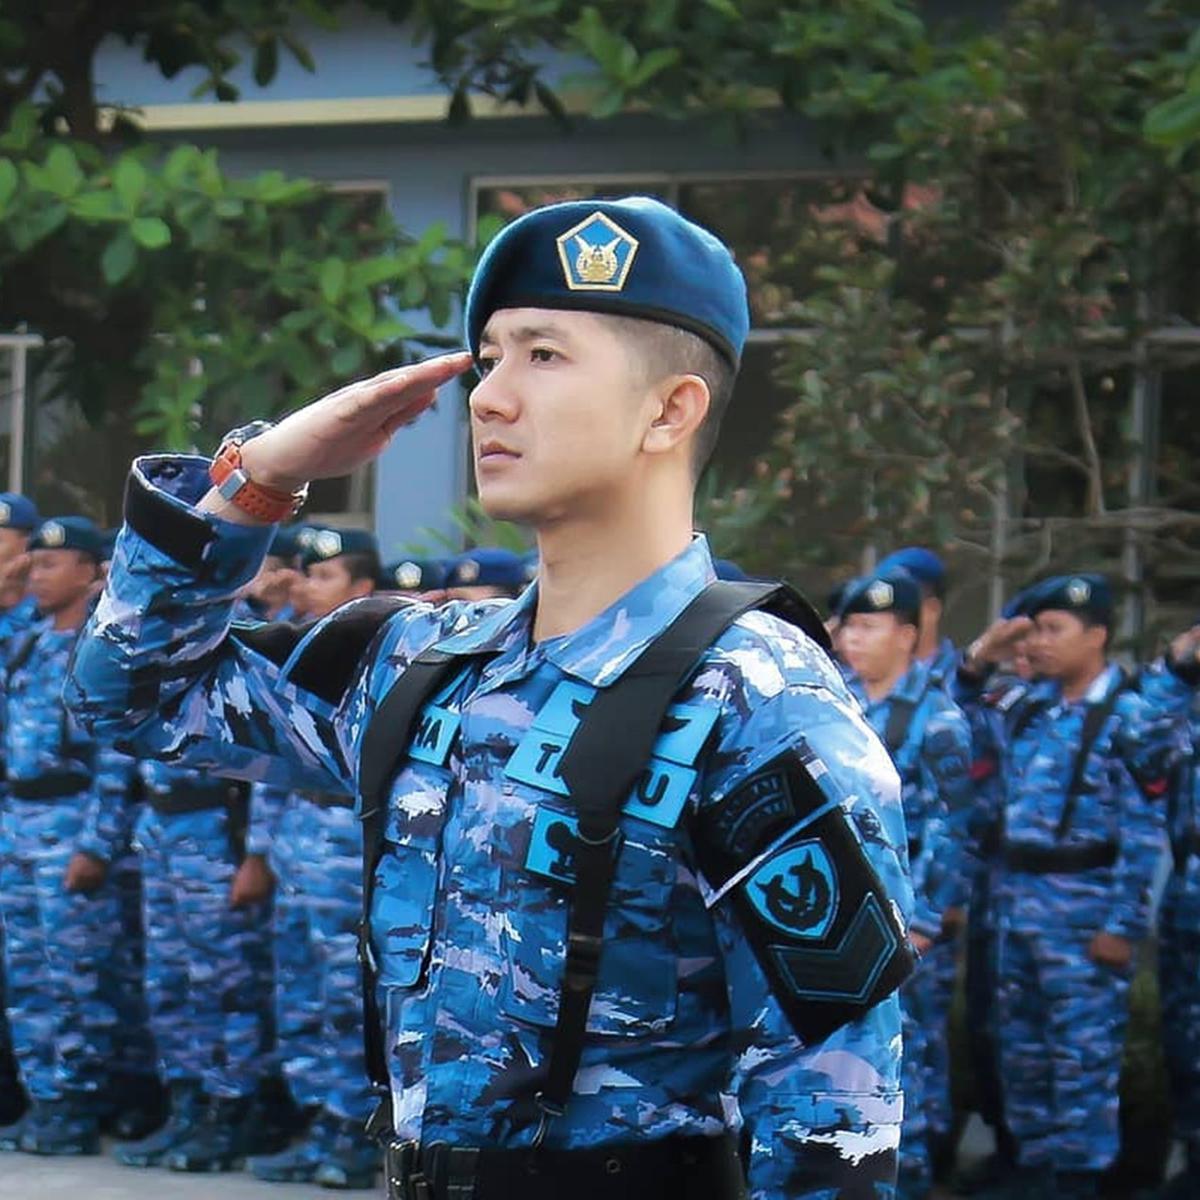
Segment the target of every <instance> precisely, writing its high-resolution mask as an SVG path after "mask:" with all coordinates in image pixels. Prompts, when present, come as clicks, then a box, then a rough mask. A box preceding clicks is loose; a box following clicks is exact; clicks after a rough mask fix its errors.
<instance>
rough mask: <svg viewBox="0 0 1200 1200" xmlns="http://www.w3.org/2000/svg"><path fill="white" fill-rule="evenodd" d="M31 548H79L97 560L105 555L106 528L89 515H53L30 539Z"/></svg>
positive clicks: (81, 551)
mask: <svg viewBox="0 0 1200 1200" xmlns="http://www.w3.org/2000/svg"><path fill="white" fill-rule="evenodd" d="M29 549H30V550H78V551H80V553H82V554H90V555H91V556H92V557H93V558H94V559H95V560H96V561H97V562H100V561H101V560H102V559H103V557H104V530H102V529H101V528H100V527H99V526H98V525H97V524H96V522H95V521H89V520H88V518H87V517H51V518H50V519H49V520H47V521H43V522H42V523H41V524H40V525H39V526H38V527H37V528H36V529H35V530H34V531H33V536H32V537H31V538H30V539H29Z"/></svg>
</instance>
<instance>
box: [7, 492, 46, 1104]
mask: <svg viewBox="0 0 1200 1200" xmlns="http://www.w3.org/2000/svg"><path fill="white" fill-rule="evenodd" d="M40 523H41V518H40V517H39V516H38V512H37V508H36V507H35V506H34V504H33V501H31V500H30V499H29V498H28V497H26V496H20V495H17V494H16V493H13V492H0V668H2V666H3V662H4V659H6V658H7V657H8V648H9V646H10V645H11V644H12V641H13V638H14V637H16V636H17V635H18V634H21V633H24V632H25V630H27V629H28V628H29V627H30V625H32V624H33V622H34V620H35V619H36V617H37V607H36V605H35V604H34V602H33V597H32V596H30V595H28V594H27V592H26V583H27V580H28V575H29V557H28V554H27V552H26V551H27V547H28V543H29V535H30V534H31V533H32V532H33V530H34V529H35V528H36V527H37V526H38V525H39V524H40ZM0 774H2V771H0ZM0 804H3V792H2V791H0ZM0 836H2V835H0ZM3 857H4V846H3V843H2V842H0V859H3ZM5 1008H6V1001H5V988H4V923H3V921H0V1127H4V1126H7V1125H12V1124H13V1123H14V1122H15V1121H17V1120H18V1119H19V1118H20V1117H21V1115H22V1114H23V1113H24V1111H25V1106H26V1098H25V1091H24V1089H23V1088H22V1086H21V1081H20V1076H19V1074H18V1071H17V1060H16V1058H15V1057H14V1056H13V1052H12V1037H11V1035H10V1033H9V1028H8V1017H7V1016H6V1015H5Z"/></svg>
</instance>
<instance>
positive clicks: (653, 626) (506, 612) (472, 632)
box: [437, 534, 716, 687]
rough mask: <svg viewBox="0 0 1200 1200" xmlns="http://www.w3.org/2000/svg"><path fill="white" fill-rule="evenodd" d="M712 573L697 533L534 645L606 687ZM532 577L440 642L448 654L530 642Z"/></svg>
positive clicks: (534, 596) (496, 649)
mask: <svg viewBox="0 0 1200 1200" xmlns="http://www.w3.org/2000/svg"><path fill="white" fill-rule="evenodd" d="M715 578H716V573H715V572H714V570H713V564H712V555H711V554H710V552H709V549H708V541H707V539H705V537H704V536H703V535H702V534H697V535H696V536H695V537H693V539H692V541H691V544H690V545H689V546H688V547H687V549H686V550H684V551H683V552H682V553H681V554H679V555H677V556H676V557H675V558H673V559H672V560H671V561H670V562H669V563H667V564H666V565H665V566H662V567H660V568H659V569H658V570H657V571H655V572H654V574H652V575H650V576H648V577H647V578H646V579H643V580H642V582H641V583H639V584H637V585H636V586H635V587H633V588H631V589H630V590H629V591H628V592H626V593H625V595H623V596H622V597H621V598H620V599H619V600H617V601H616V602H615V603H614V604H612V605H610V606H609V607H608V608H607V609H605V610H604V612H602V613H600V614H599V615H598V616H596V617H593V618H592V620H590V621H589V622H588V623H587V624H586V625H584V626H583V627H582V628H580V629H577V630H575V631H574V632H573V633H568V634H564V635H563V636H562V637H556V638H549V639H547V640H546V641H544V642H541V643H539V644H538V646H537V647H536V650H537V652H538V653H539V655H540V656H541V657H543V658H544V659H545V660H547V661H549V662H551V663H553V664H554V665H555V666H556V667H558V669H559V670H560V671H563V672H564V673H565V674H568V675H573V676H575V677H576V678H577V679H579V680H582V681H583V682H584V683H588V684H591V686H592V687H607V686H608V685H609V684H611V683H613V682H615V681H616V680H617V679H619V678H620V677H621V675H622V674H624V672H625V671H627V670H628V669H629V667H630V666H631V665H632V664H633V663H634V662H636V661H637V659H638V658H639V657H640V656H641V654H642V653H643V651H644V650H645V649H646V647H647V646H649V645H650V644H651V643H652V642H653V641H654V640H655V639H656V638H657V637H658V636H659V634H661V633H662V631H663V630H664V629H666V627H667V626H668V625H670V624H671V622H672V621H674V620H675V618H676V617H677V616H679V614H680V613H681V612H683V610H684V609H685V608H686V607H687V606H688V604H690V603H691V601H692V600H693V599H695V597H696V596H698V595H699V594H700V593H701V592H702V591H703V590H704V589H705V588H706V587H707V586H708V585H709V583H711V582H712V581H713V580H714V579H715ZM536 605H537V585H536V584H533V585H531V586H530V587H528V588H526V590H525V591H524V592H523V593H522V594H521V596H520V597H519V598H518V599H516V600H514V601H511V602H510V603H508V604H504V605H501V606H499V607H497V608H495V609H493V610H492V611H489V612H487V613H486V614H485V615H484V616H482V617H481V618H480V619H479V620H478V621H475V622H473V623H472V624H471V625H470V627H469V628H467V629H465V630H463V631H462V632H461V633H456V634H454V635H453V636H451V637H448V638H444V639H443V640H442V641H440V642H438V644H437V649H438V650H441V651H444V652H445V653H447V654H456V655H457V654H461V655H474V654H504V653H505V651H508V650H512V649H514V648H515V647H516V646H517V644H518V643H524V644H525V646H526V647H529V639H530V634H531V631H532V629H533V616H534V613H535V611H536Z"/></svg>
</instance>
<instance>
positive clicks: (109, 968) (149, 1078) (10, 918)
mask: <svg viewBox="0 0 1200 1200" xmlns="http://www.w3.org/2000/svg"><path fill="white" fill-rule="evenodd" d="M29 550H30V555H31V565H30V573H29V580H30V588H31V592H32V594H33V596H34V598H35V600H36V601H37V605H38V608H39V610H40V612H41V613H42V614H44V619H43V620H41V621H40V622H39V623H37V624H36V625H34V627H33V628H32V629H31V630H30V631H29V632H27V633H26V634H24V635H23V636H22V637H21V638H20V639H19V641H18V642H17V643H16V644H15V645H13V646H11V647H10V651H9V657H8V663H7V669H6V673H5V678H4V684H5V695H4V745H5V760H6V767H7V794H6V804H5V810H4V813H3V815H2V817H0V828H2V831H3V841H4V846H5V854H4V858H3V862H2V863H0V905H3V912H4V923H5V929H6V932H7V940H6V944H5V966H6V972H7V980H8V1015H9V1020H10V1024H11V1028H12V1034H13V1044H14V1048H15V1051H16V1056H17V1061H18V1063H19V1066H20V1070H21V1077H22V1081H23V1083H24V1085H25V1088H26V1090H27V1092H28V1093H29V1096H30V1100H31V1102H32V1107H31V1109H30V1111H29V1112H28V1113H27V1114H26V1115H25V1116H24V1117H23V1118H22V1119H21V1120H20V1121H19V1122H18V1123H17V1125H16V1126H10V1127H9V1128H8V1129H7V1130H6V1131H5V1132H4V1134H3V1136H2V1137H0V1147H2V1148H4V1149H9V1150H12V1149H17V1148H20V1149H22V1150H26V1151H29V1152H32V1153H36V1154H68V1155H70V1154H95V1153H97V1152H98V1151H99V1148H100V1130H101V1123H102V1121H103V1120H104V1118H105V1117H106V1116H108V1115H109V1112H110V1109H111V1106H112V1104H113V1102H114V1101H121V1102H127V1101H128V1100H130V1099H131V1098H132V1099H133V1100H134V1101H135V1103H136V1104H139V1105H140V1104H141V1103H142V1102H145V1103H146V1107H147V1108H149V1107H150V1106H151V1105H150V1101H149V1100H148V1099H147V1098H149V1097H152V1096H154V1095H155V1094H156V1093H157V1085H156V1082H155V1078H154V1066H153V1050H152V1047H151V1043H150V1039H149V1035H148V1032H147V1028H146V1019H145V1012H144V1008H143V1006H142V997H141V994H140V982H141V967H142V962H141V947H140V936H139V935H140V930H139V928H138V913H139V909H140V896H139V894H138V891H137V873H136V864H134V863H131V861H130V860H131V858H132V855H131V851H130V842H129V839H130V825H131V821H132V804H131V800H130V794H129V793H130V785H131V782H132V772H133V763H132V760H130V759H127V758H126V757H125V756H124V755H121V754H117V753H116V752H115V751H113V750H112V749H111V748H110V747H108V746H106V745H103V744H97V743H96V742H95V741H94V740H93V739H91V738H90V737H88V736H87V735H86V734H84V733H83V732H82V731H81V730H80V729H78V728H77V727H76V726H75V723H74V722H73V720H72V719H71V718H70V716H69V715H68V713H67V712H66V710H65V709H64V707H63V702H62V686H63V680H64V679H65V677H66V673H67V662H68V659H69V657H70V655H71V652H72V648H73V647H74V645H75V642H76V639H77V636H78V633H79V629H80V627H81V626H82V624H83V622H84V619H85V617H86V615H87V610H88V606H89V602H90V600H91V598H92V594H93V587H94V584H95V581H96V578H97V573H98V570H99V563H100V557H101V553H102V550H101V535H100V531H99V530H98V529H97V528H96V527H95V526H94V525H93V524H92V523H91V522H90V521H87V520H85V519H83V518H79V517H63V518H61V519H58V520H51V521H45V522H43V523H42V524H41V525H39V526H38V528H37V529H36V530H35V531H34V534H33V536H32V538H31V539H30V542H29ZM139 1124H140V1125H142V1126H143V1127H142V1128H141V1129H139V1128H138V1126H139ZM116 1132H117V1133H118V1134H121V1133H125V1134H132V1135H135V1136H136V1135H137V1134H139V1133H141V1132H145V1128H144V1122H142V1121H139V1120H137V1119H134V1120H131V1121H129V1122H125V1123H122V1122H121V1121H118V1122H117V1125H116Z"/></svg>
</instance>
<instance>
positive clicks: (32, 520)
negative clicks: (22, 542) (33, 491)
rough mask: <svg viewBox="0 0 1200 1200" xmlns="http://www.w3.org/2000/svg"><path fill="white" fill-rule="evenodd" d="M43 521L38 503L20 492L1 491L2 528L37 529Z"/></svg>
mask: <svg viewBox="0 0 1200 1200" xmlns="http://www.w3.org/2000/svg"><path fill="white" fill-rule="evenodd" d="M41 523H42V518H41V516H40V515H39V514H38V510H37V505H35V504H34V502H33V501H32V500H30V499H29V497H28V496H22V495H21V494H20V492H0V529H24V530H26V531H27V532H28V531H29V530H32V529H36V528H37V527H38V526H39V525H40V524H41Z"/></svg>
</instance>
